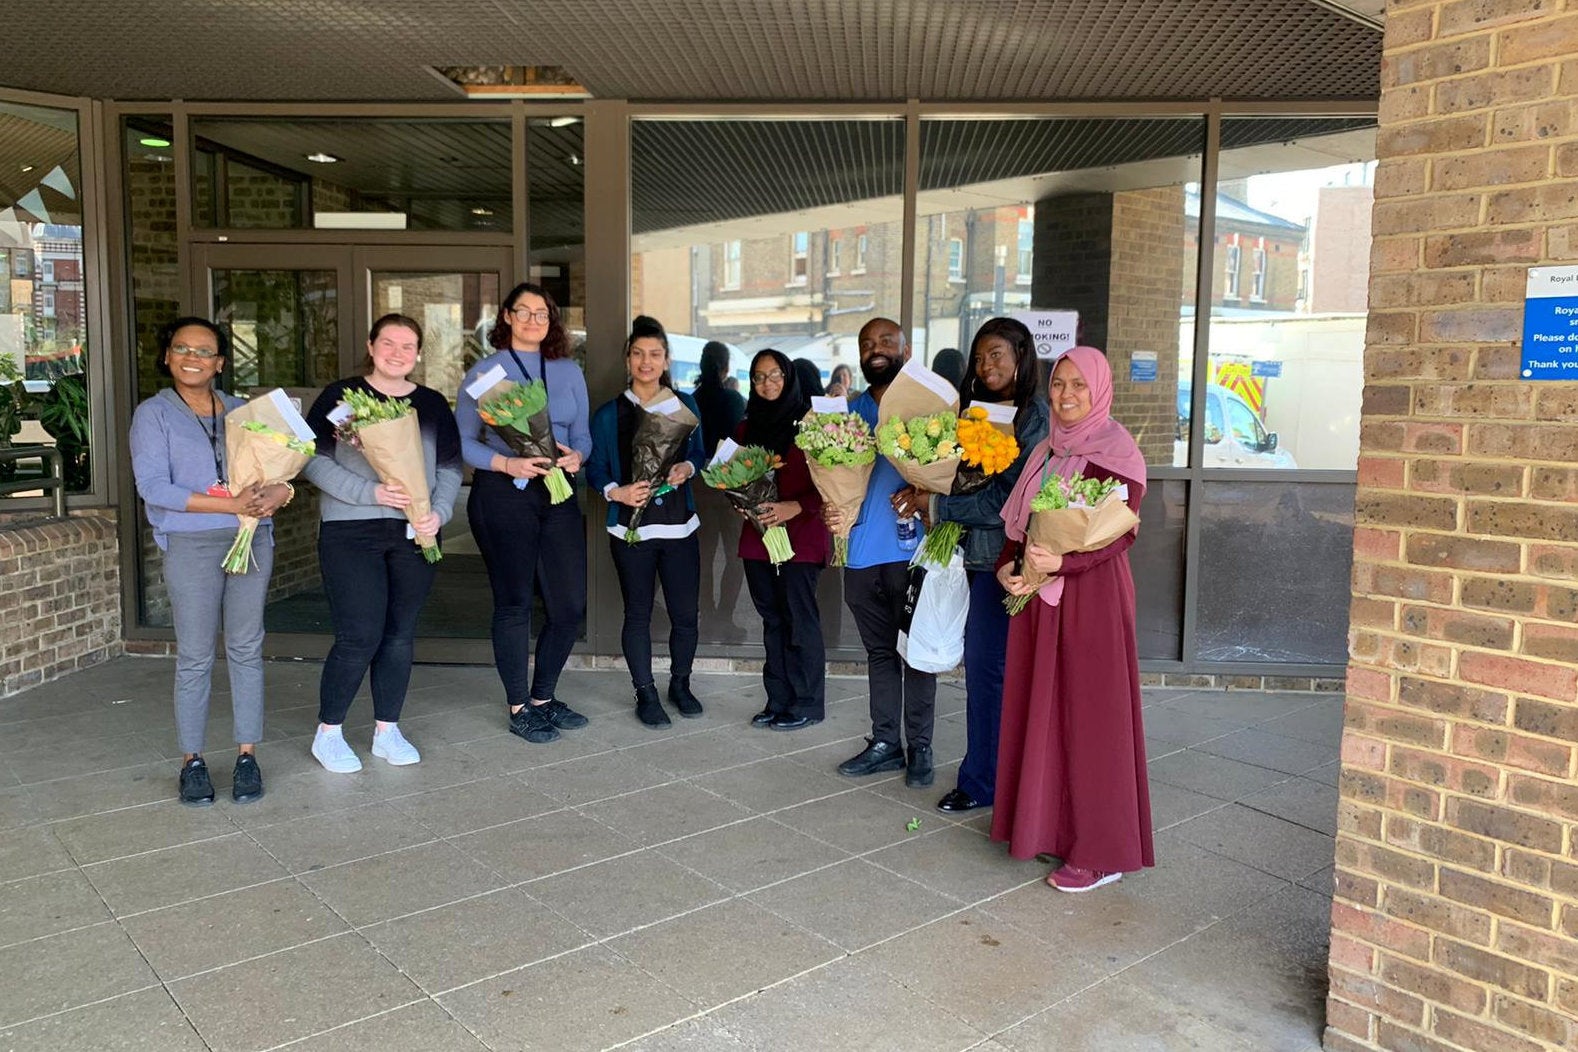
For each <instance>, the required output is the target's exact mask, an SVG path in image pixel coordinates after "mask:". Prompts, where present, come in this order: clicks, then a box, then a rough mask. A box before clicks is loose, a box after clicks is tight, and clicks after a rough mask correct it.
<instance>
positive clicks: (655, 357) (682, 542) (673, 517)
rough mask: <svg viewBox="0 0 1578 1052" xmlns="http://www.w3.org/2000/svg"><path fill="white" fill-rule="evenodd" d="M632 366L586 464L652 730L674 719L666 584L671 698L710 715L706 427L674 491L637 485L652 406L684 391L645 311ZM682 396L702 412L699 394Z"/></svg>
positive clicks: (605, 407)
mask: <svg viewBox="0 0 1578 1052" xmlns="http://www.w3.org/2000/svg"><path fill="white" fill-rule="evenodd" d="M625 367H626V369H628V370H629V373H630V386H629V387H628V388H627V389H626V391H625V393H624V394H622V395H620V396H619V397H618V398H613V399H610V400H609V401H607V402H604V403H603V404H602V405H601V406H599V407H598V408H597V412H596V413H595V414H593V416H592V457H591V459H590V460H588V461H587V462H586V478H587V481H589V482H590V483H591V484H592V485H593V486H594V487H595V488H597V489H599V490H601V491H602V494H603V497H604V498H605V499H606V500H607V501H608V533H609V540H608V550H609V552H610V553H611V554H612V555H613V559H614V569H615V570H616V571H617V572H618V574H619V591H620V593H621V595H623V597H624V600H625V619H624V626H623V628H622V630H621V632H620V636H619V640H620V644H621V649H623V651H624V655H625V664H626V665H627V666H628V667H629V669H630V681H631V684H632V685H633V686H634V687H635V692H636V718H637V719H639V720H640V721H641V722H642V723H644V724H646V725H647V726H648V727H665V726H668V724H669V718H668V714H667V713H665V712H664V711H663V703H662V701H661V700H659V698H658V691H657V684H656V683H655V682H654V681H653V679H652V606H653V604H654V603H655V602H656V600H657V586H658V583H659V582H660V581H661V582H662V585H663V606H664V609H665V610H667V612H668V620H669V637H668V655H669V680H668V700H669V702H670V704H672V705H673V706H674V707H675V708H676V709H678V710H679V714H680V715H681V716H686V717H695V716H700V715H701V702H700V701H699V700H697V698H696V695H695V694H694V693H692V691H691V689H690V668H691V663H692V661H694V660H695V657H696V642H697V640H698V639H699V638H700V636H701V630H700V613H699V608H698V603H699V596H698V583H699V581H700V579H701V547H700V545H699V544H698V543H697V540H696V529H697V527H698V526H699V525H700V520H698V519H697V518H696V502H695V500H694V499H693V498H692V495H691V488H690V480H691V479H692V478H694V477H695V475H696V473H697V472H698V471H700V470H701V465H702V463H703V459H702V458H703V451H702V444H701V428H699V427H698V428H696V430H694V431H692V432H691V433H690V440H689V442H688V443H687V444H686V445H685V447H684V449H683V450H682V451H681V453H680V456H679V458H678V459H677V460H676V461H675V462H674V463H673V464H672V465H671V466H670V467H669V469H668V474H667V478H666V479H665V481H666V482H667V483H668V485H670V486H673V487H674V492H672V493H668V494H664V495H662V496H654V495H653V492H652V491H653V486H652V484H651V483H650V482H647V481H634V482H633V481H631V449H632V444H633V440H634V438H635V434H636V429H637V427H639V426H640V421H641V416H642V414H644V413H645V412H646V410H645V409H643V408H642V407H643V406H645V405H647V404H648V403H649V402H651V401H652V399H653V398H654V397H655V396H656V395H657V394H658V393H659V392H660V391H662V390H664V389H665V388H666V389H668V390H670V391H673V389H674V385H673V382H672V381H671V380H670V379H669V375H668V367H669V348H668V334H667V333H665V332H664V331H663V326H662V325H660V324H658V322H657V321H656V320H655V319H653V318H648V317H646V316H644V315H643V316H641V317H639V318H637V319H636V320H635V321H634V322H633V323H632V324H631V327H630V337H629V339H627V340H626V341H625ZM676 396H677V397H678V398H679V400H680V401H681V402H682V403H683V404H684V405H685V407H686V408H687V409H689V410H690V411H691V412H692V413H695V412H696V403H695V402H694V401H692V400H691V398H690V396H689V395H686V394H677V395H676ZM641 507H645V508H646V510H645V511H643V512H642V513H641V521H640V524H639V525H638V526H637V527H636V535H637V536H638V537H639V538H640V539H639V540H638V541H637V542H636V543H634V544H632V543H630V542H629V541H627V540H626V539H625V534H626V530H627V529H628V527H629V526H630V519H631V515H632V514H633V513H634V512H635V510H636V509H637V508H641Z"/></svg>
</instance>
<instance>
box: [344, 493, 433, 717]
mask: <svg viewBox="0 0 1578 1052" xmlns="http://www.w3.org/2000/svg"><path fill="white" fill-rule="evenodd" d="M318 564H319V566H321V567H322V570H323V588H324V591H326V592H327V593H328V595H329V613H330V615H331V616H332V617H333V618H334V647H333V649H331V650H330V651H329V656H328V658H327V659H326V660H325V661H324V663H323V678H322V679H321V680H320V681H319V687H318V721H319V722H320V723H328V724H339V723H344V722H345V714H346V713H347V712H349V711H350V710H351V701H352V699H354V698H355V697H356V692H357V691H358V690H359V689H361V685H362V677H363V676H365V675H367V672H368V669H369V668H370V669H371V670H372V691H373V717H374V718H375V719H379V720H383V721H384V722H386V723H393V722H395V721H396V720H398V719H399V718H400V710H401V708H403V707H404V706H405V692H406V687H407V686H408V685H409V684H410V682H411V640H412V637H413V636H414V635H415V634H416V619H417V616H418V615H419V614H421V612H422V604H423V603H424V602H426V600H427V593H428V591H429V590H430V589H431V588H432V587H433V575H434V572H435V571H436V570H437V569H438V567H436V566H434V565H432V564H431V563H429V562H428V561H427V560H426V559H424V558H422V551H421V549H420V548H418V547H417V545H416V542H415V541H413V540H410V539H408V538H407V537H406V535H405V520H404V519H352V520H345V521H336V522H325V523H323V525H322V526H321V527H320V528H319V530H318Z"/></svg>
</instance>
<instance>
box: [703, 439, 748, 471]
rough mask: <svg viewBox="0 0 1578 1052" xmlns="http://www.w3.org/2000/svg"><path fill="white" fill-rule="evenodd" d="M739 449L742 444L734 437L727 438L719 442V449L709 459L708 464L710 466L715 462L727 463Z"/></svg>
mask: <svg viewBox="0 0 1578 1052" xmlns="http://www.w3.org/2000/svg"><path fill="white" fill-rule="evenodd" d="M739 451H740V444H739V443H738V442H736V441H734V439H732V438H726V439H724V440H723V441H722V442H719V443H718V451H717V452H716V453H714V454H713V455H712V459H711V460H709V461H707V466H708V467H709V468H710V467H712V466H713V465H714V464H724V463H727V462H728V461H729V460H730V459H732V458H733V457H734V454H736V453H738V452H739Z"/></svg>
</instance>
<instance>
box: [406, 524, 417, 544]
mask: <svg viewBox="0 0 1578 1052" xmlns="http://www.w3.org/2000/svg"><path fill="white" fill-rule="evenodd" d="M405 539H406V540H408V541H414V540H416V527H415V526H412V525H411V524H410V523H409V522H408V523H406V524H405Z"/></svg>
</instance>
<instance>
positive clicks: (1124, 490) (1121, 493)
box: [1112, 482, 1129, 504]
mask: <svg viewBox="0 0 1578 1052" xmlns="http://www.w3.org/2000/svg"><path fill="white" fill-rule="evenodd" d="M1112 492H1113V493H1116V494H1117V495H1118V499H1119V500H1121V501H1123V503H1125V504H1127V503H1129V484H1128V483H1127V482H1125V483H1124V484H1123V485H1121V486H1119V487H1118V488H1117V489H1115V490H1113V491H1112Z"/></svg>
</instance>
